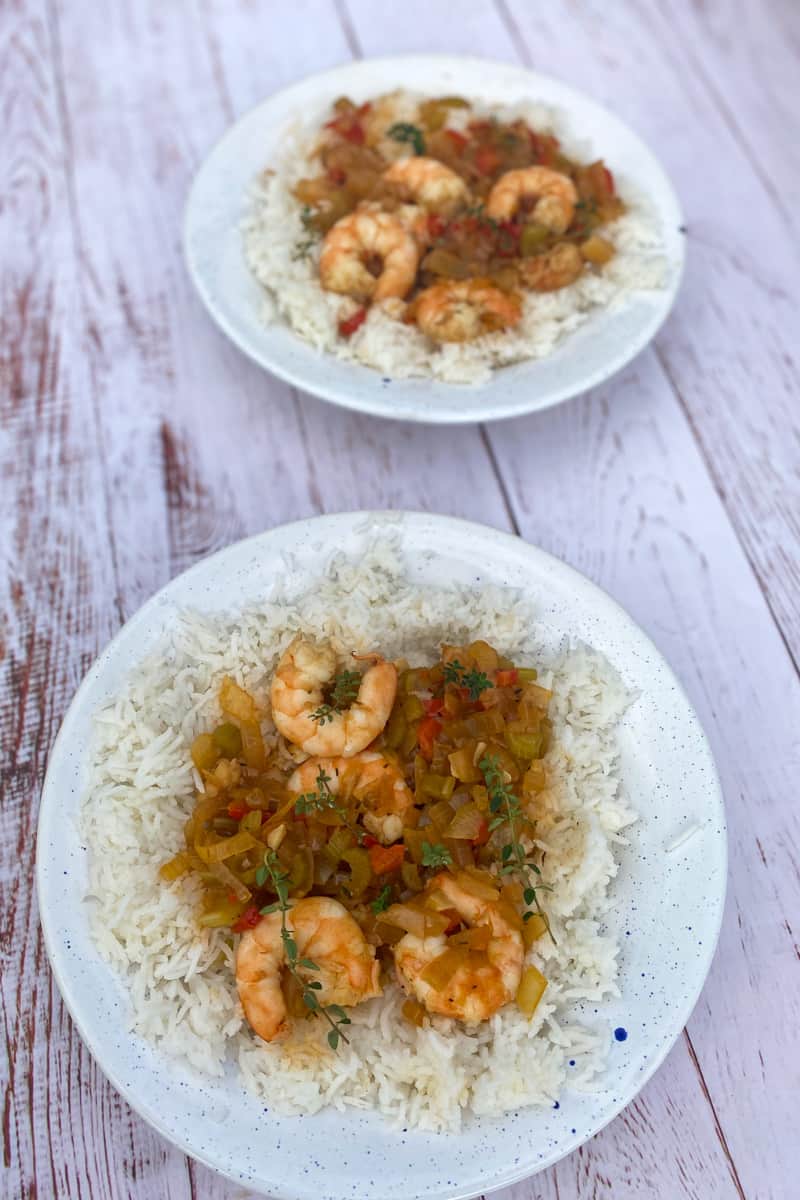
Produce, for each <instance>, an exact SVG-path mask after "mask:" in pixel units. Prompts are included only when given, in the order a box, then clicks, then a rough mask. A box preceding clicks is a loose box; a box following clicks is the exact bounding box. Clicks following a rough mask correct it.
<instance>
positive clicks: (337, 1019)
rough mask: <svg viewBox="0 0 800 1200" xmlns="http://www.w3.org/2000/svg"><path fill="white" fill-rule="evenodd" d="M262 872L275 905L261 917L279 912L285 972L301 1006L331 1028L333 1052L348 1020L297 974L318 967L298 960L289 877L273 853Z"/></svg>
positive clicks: (267, 854)
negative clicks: (298, 992)
mask: <svg viewBox="0 0 800 1200" xmlns="http://www.w3.org/2000/svg"><path fill="white" fill-rule="evenodd" d="M264 869H265V870H266V873H267V875H268V876H269V878H270V880H271V882H272V887H273V889H274V891H275V894H276V895H277V897H278V899H277V901H276V903H275V904H268V905H267V906H266V908H262V909H261V913H262V914H263V915H266V914H267V913H271V912H280V914H281V941H282V942H283V951H284V957H285V959H286V969H287V970H288V972H289V974H290V975H291V976H292V978H293V979H294V981H295V983H296V984H297V985H298V987H299V988H300V990H301V992H302V994H303V1003H304V1004H305V1006H306V1008H307V1009H308V1010H309V1013H310V1014H311V1015H312V1016H314V1017H322V1018H323V1019H324V1020H325V1021H327V1022H328V1024H329V1025H330V1027H331V1028H330V1032H329V1033H328V1044H329V1045H330V1047H331V1049H332V1050H336V1049H337V1048H338V1046H339V1038H341V1039H342V1041H344V1042H347V1040H348V1039H347V1038H346V1037H345V1035H344V1033H342V1029H341V1027H342V1025H349V1024H350V1018H349V1017H348V1016H347V1014H346V1013H345V1012H344V1010H343V1009H341V1008H340V1007H339V1006H338V1005H336V1004H331V1005H326V1004H320V1002H319V997H318V996H317V995H316V993H317V992H319V991H321V990H322V984H321V983H320V981H319V980H318V979H311V980H307V979H305V978H304V977H303V976H302V975H301V974H300V968H302V969H303V970H304V971H318V970H319V967H318V966H317V964H316V963H315V962H313V961H312V960H311V959H310V958H299V957H298V950H297V942H296V941H295V939H294V932H293V930H291V929H290V928H289V926H288V925H287V923H286V914H287V913H288V912H290V911H291V905H290V903H289V873H288V871H285V870H284V869H283V867H282V866H281V863H280V860H279V858H278V856H277V854H276V853H275V851H274V850H266V851H265V852H264ZM334 1035H335V1037H334Z"/></svg>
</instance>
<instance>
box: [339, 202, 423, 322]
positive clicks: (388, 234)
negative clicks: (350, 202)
mask: <svg viewBox="0 0 800 1200" xmlns="http://www.w3.org/2000/svg"><path fill="white" fill-rule="evenodd" d="M418 264H419V247H418V245H417V242H416V240H415V239H414V236H413V234H412V233H411V232H410V231H409V229H408V228H407V227H406V225H405V224H404V222H403V221H401V220H400V219H399V218H398V217H397V216H395V215H394V214H393V213H386V212H376V211H375V210H374V209H363V210H357V211H356V212H353V213H350V214H349V215H348V216H346V217H342V219H341V220H340V221H337V222H336V224H335V225H334V226H333V228H332V229H331V230H329V231H328V233H327V234H326V235H325V240H324V241H323V243H322V253H321V255H320V260H319V278H320V283H321V284H322V286H323V288H325V290H326V291H328V292H337V293H338V294H339V295H342V296H352V298H353V299H354V300H371V301H374V302H378V301H380V300H389V299H394V298H398V299H401V300H402V298H403V297H404V296H405V295H406V294H407V293H408V292H409V291H410V289H411V287H412V285H413V283H414V278H415V276H416V273H417V266H418ZM371 268H373V269H374V272H375V273H373V269H371Z"/></svg>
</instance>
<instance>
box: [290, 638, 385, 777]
mask: <svg viewBox="0 0 800 1200" xmlns="http://www.w3.org/2000/svg"><path fill="white" fill-rule="evenodd" d="M335 674H336V654H335V652H334V650H333V647H332V646H330V645H328V644H327V643H324V642H316V641H314V640H312V639H311V638H308V637H304V636H303V635H302V634H298V635H297V637H295V638H294V639H293V641H292V642H291V643H290V644H289V646H288V647H287V648H286V650H285V651H284V653H283V655H282V657H281V660H280V662H279V663H278V666H277V668H276V670H275V675H274V677H273V680H272V689H271V693H270V699H271V702H272V719H273V721H274V722H275V725H276V726H277V728H278V731H279V732H280V733H282V734H283V736H284V737H285V738H286V739H287V740H288V741H290V742H292V743H293V745H295V746H299V747H300V749H301V750H304V751H305V752H306V754H313V755H326V756H339V755H341V756H344V757H345V758H350V757H352V755H354V754H358V753H359V751H361V750H364V749H366V747H367V746H368V745H369V744H370V742H372V741H374V739H375V738H376V737H377V736H378V734H379V733H380V732H381V730H382V729H383V727H384V726H385V725H386V722H387V721H388V720H389V715H390V713H391V711H392V705H393V704H394V698H395V695H396V692H397V668H396V667H395V665H394V663H390V662H386V661H385V660H384V659H382V658H379V657H377V656H376V659H375V661H374V662H373V663H372V664H371V665H370V666H368V667H367V669H366V671H365V672H364V674H363V675H362V676H361V680H360V683H359V686H358V694H357V695H356V698H355V700H354V701H353V703H352V704H351V705H350V707H349V708H346V709H345V710H344V711H336V710H335V709H333V708H332V707H331V706H329V705H326V704H325V688H326V686H328V685H330V684H332V683H333V681H334V678H335ZM320 710H322V711H320Z"/></svg>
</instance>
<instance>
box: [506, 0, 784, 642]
mask: <svg viewBox="0 0 800 1200" xmlns="http://www.w3.org/2000/svg"><path fill="white" fill-rule="evenodd" d="M498 11H499V12H501V14H503V13H510V15H511V18H512V20H511V22H509V30H510V32H512V33H513V32H514V31H516V33H517V35H518V36H517V49H518V51H519V53H520V55H521V56H522V57H523V58H524V59H526V60H527V61H529V62H531V63H532V64H533V65H534V66H536V67H538V68H539V69H541V70H546V71H551V72H552V73H553V74H557V75H560V76H562V77H563V78H565V79H567V80H571V81H573V82H574V83H576V84H577V85H578V86H580V87H582V88H585V89H586V90H587V91H588V92H590V93H592V94H593V95H595V96H596V97H597V98H598V99H599V100H601V101H603V102H604V103H607V104H608V105H609V107H611V108H613V109H615V110H616V111H618V112H619V113H620V114H621V115H622V116H623V117H625V118H626V119H628V120H630V121H631V123H632V124H633V125H634V127H635V128H636V129H638V131H639V132H640V133H641V134H642V135H643V136H644V137H645V138H646V139H647V140H648V142H649V143H650V144H651V145H652V147H653V148H654V150H655V151H656V153H658V154H659V156H660V157H661V159H662V160H663V162H664V164H665V166H666V168H667V170H668V171H669V172H670V174H671V176H672V178H673V180H674V182H675V184H676V186H677V189H678V192H679V194H680V196H681V200H682V202H683V204H684V207H685V210H686V217H687V223H688V228H689V237H688V260H687V271H686V280H685V284H684V287H683V289H682V291H681V294H680V296H679V297H678V302H677V305H676V309H675V312H674V314H673V316H672V317H671V318H670V320H669V322H668V323H667V325H666V327H665V328H664V330H663V331H662V333H661V334H660V335H659V338H658V339H657V345H658V350H659V354H661V355H662V357H663V362H664V364H665V367H666V369H667V371H668V373H669V376H670V379H671V382H672V384H673V386H674V388H675V390H676V393H677V394H678V396H679V398H680V402H681V405H682V406H683V408H684V409H685V411H686V413H687V414H688V416H689V419H690V421H691V423H692V427H693V430H694V433H695V436H696V437H697V439H698V441H699V444H700V446H701V447H702V451H703V455H704V458H705V460H706V462H707V464H708V465H709V467H710V469H711V472H712V475H713V478H714V483H715V486H716V488H717V491H718V493H719V494H720V496H721V497H722V498H723V500H724V502H725V506H726V508H727V510H728V512H729V514H730V516H731V518H732V520H733V522H734V525H735V528H736V531H737V533H738V535H739V537H740V539H741V541H742V543H743V545H744V547H745V549H746V552H747V555H748V557H749V559H750V561H751V562H752V563H753V565H754V567H755V570H756V572H757V574H758V578H759V582H760V584H761V587H762V588H763V590H764V592H765V595H766V596H767V598H768V601H769V604H770V607H771V609H772V611H773V613H774V615H775V617H776V619H777V621H778V623H779V624H780V626H781V629H782V632H783V635H784V637H785V639H786V642H787V644H788V645H789V647H790V649H791V651H792V654H793V656H794V660H795V662H796V663H797V662H800V600H799V599H798V597H800V472H798V469H797V446H798V443H800V418H798V409H797V403H796V391H797V366H796V353H797V352H796V342H797V282H796V281H797V274H798V266H799V265H800V251H799V250H798V246H797V242H796V239H794V240H793V239H792V238H790V237H787V230H786V226H785V224H784V221H783V218H782V216H781V215H780V213H779V212H778V211H777V210H776V209H775V207H774V204H773V203H772V199H771V197H770V195H769V193H768V192H767V191H766V190H765V188H764V186H763V184H762V181H761V179H760V178H759V176H758V175H757V174H756V173H755V171H754V170H753V167H752V164H751V162H750V159H749V157H748V156H747V154H746V153H744V151H743V150H742V147H741V145H740V144H739V142H738V141H737V140H736V138H735V137H734V135H733V133H732V132H731V129H730V128H729V126H728V125H727V124H726V121H725V119H724V117H723V116H722V115H721V113H720V111H719V109H718V108H717V107H716V105H715V103H714V102H713V99H712V98H711V96H710V95H709V92H708V90H707V88H706V87H705V85H704V82H703V79H702V78H701V77H700V76H699V75H698V74H697V73H696V72H695V70H694V69H693V67H692V65H691V62H690V59H689V56H688V53H687V51H686V48H685V45H684V38H685V32H684V29H683V25H682V23H681V22H680V21H677V20H674V19H671V18H670V17H669V15H661V10H660V9H659V8H657V7H656V6H653V5H637V4H632V3H631V4H617V5H608V4H604V3H602V2H601V0H586V2H585V3H583V4H581V5H578V6H568V7H567V6H559V7H558V8H554V7H550V8H547V9H538V8H537V9H536V10H533V9H532V8H531V7H530V6H529V5H527V4H524V3H518V2H517V0H503V2H502V4H500V5H499V7H498ZM752 11H753V13H755V12H756V11H759V12H761V13H763V19H764V20H765V21H766V20H768V19H769V17H768V13H767V12H766V11H765V10H764V9H763V7H761V6H753V8H752ZM753 19H756V18H755V17H754V18H753ZM732 86H733V87H735V83H734V84H732ZM775 136H776V137H779V136H780V134H776V135H775Z"/></svg>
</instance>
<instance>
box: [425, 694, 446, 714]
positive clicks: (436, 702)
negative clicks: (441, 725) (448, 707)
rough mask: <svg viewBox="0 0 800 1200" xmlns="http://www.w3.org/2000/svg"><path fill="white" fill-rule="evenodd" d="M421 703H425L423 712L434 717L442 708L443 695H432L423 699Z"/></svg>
mask: <svg viewBox="0 0 800 1200" xmlns="http://www.w3.org/2000/svg"><path fill="white" fill-rule="evenodd" d="M422 703H423V704H424V705H425V712H426V713H427V714H428V716H429V717H435V716H438V714H439V713H440V712H441V711H442V709H443V708H444V697H443V696H432V697H431V699H430V700H423V701H422Z"/></svg>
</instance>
